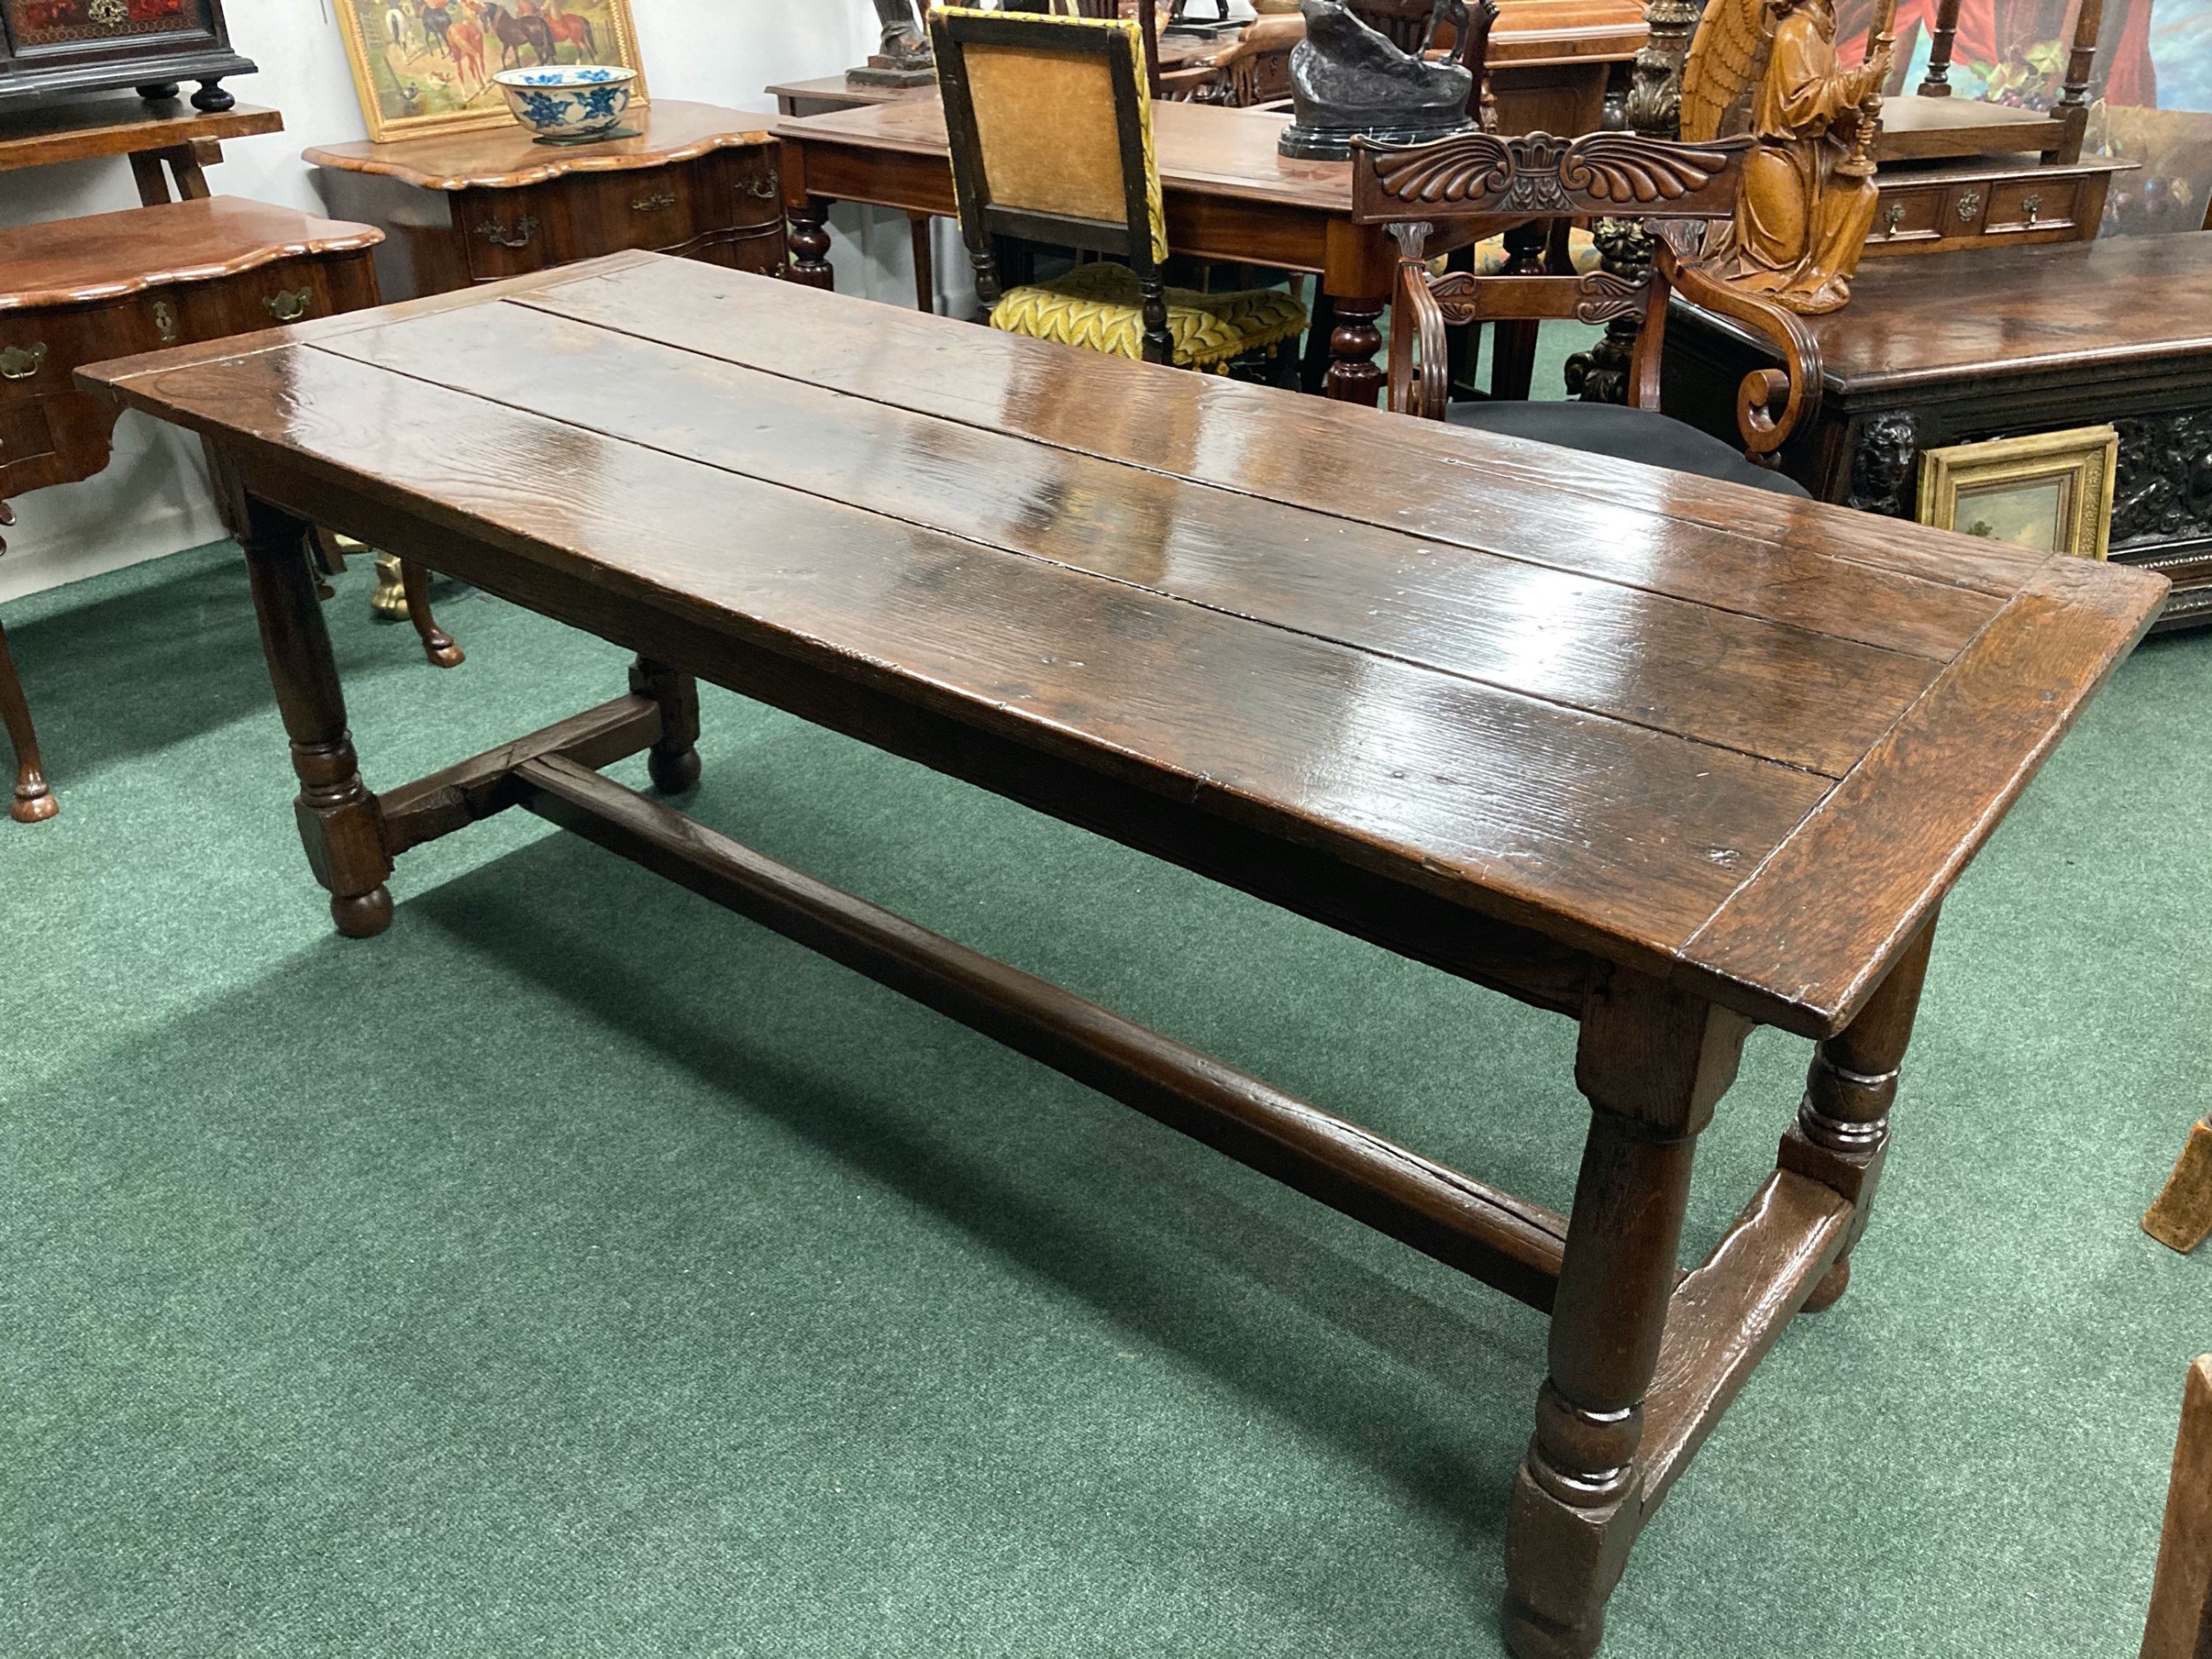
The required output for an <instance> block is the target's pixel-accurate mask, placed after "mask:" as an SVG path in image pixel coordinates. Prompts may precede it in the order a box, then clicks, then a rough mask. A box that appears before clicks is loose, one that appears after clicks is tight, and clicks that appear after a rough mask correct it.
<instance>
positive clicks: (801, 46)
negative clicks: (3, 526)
mask: <svg viewBox="0 0 2212 1659" xmlns="http://www.w3.org/2000/svg"><path fill="white" fill-rule="evenodd" d="M224 9H225V12H227V15H228V18H229V20H230V29H231V40H232V43H233V44H234V45H235V46H236V47H237V49H238V50H240V51H241V52H242V53H244V54H245V55H246V56H247V57H249V58H252V59H253V60H254V61H255V62H256V63H257V64H258V65H260V66H261V73H259V74H257V75H254V76H251V77H249V78H242V79H240V80H238V81H233V82H229V83H227V84H228V85H229V86H230V87H231V88H232V89H233V90H234V92H235V93H236V94H237V95H238V97H239V100H240V102H242V103H248V104H265V105H270V106H273V107H274V108H276V109H279V110H281V111H283V112H284V122H285V131H283V132H282V133H273V134H268V135H267V136H265V137H261V138H249V139H242V140H237V141H234V142H231V143H228V144H226V145H225V146H224V147H223V154H224V162H223V165H222V166H220V167H219V168H217V169H215V170H214V171H213V172H211V173H210V174H209V183H210V184H211V187H212V188H214V190H215V191H216V193H217V194H218V195H223V196H251V197H254V198H256V199H257V200H260V201H265V202H278V203H283V204H288V205H290V206H293V207H298V208H303V209H306V210H308V211H312V212H321V211H325V210H324V206H323V204H322V201H321V199H320V198H319V196H317V195H316V192H315V182H314V170H313V169H312V168H310V167H308V166H306V165H303V163H302V162H301V161H300V158H299V156H300V151H301V150H303V149H304V148H306V147H307V146H308V145H310V144H315V143H333V142H342V141H343V140H346V139H357V138H360V137H363V136H364V135H365V127H364V126H363V124H362V119H361V111H360V106H359V105H358V104H357V102H356V101H355V98H354V93H353V81H352V79H351V77H350V76H349V73H347V69H346V58H345V49H344V48H343V46H342V45H341V44H340V42H339V38H338V28H337V24H336V22H335V21H334V19H333V18H332V16H331V12H330V6H329V0H227V4H226V5H225V8H224ZM631 9H632V12H633V13H634V16H635V18H636V19H637V31H638V46H639V50H640V51H641V54H642V55H643V58H644V59H645V69H646V74H647V77H648V79H649V81H650V83H651V86H652V89H653V94H654V96H656V97H668V98H689V99H694V100H696V101H698V102H700V103H705V104H723V105H725V106H727V107H729V108H733V109H741V110H757V111H770V110H772V109H773V107H774V103H773V100H772V99H770V98H769V97H767V96H765V95H764V93H763V91H762V88H764V87H765V86H767V85H768V84H770V83H771V82H772V81H795V80H806V79H810V78H812V77H815V76H819V75H827V74H834V73H837V72H839V71H841V70H842V69H845V68H847V67H849V65H853V64H856V63H858V62H860V61H862V60H863V58H864V57H865V56H866V54H867V52H868V51H869V50H871V49H872V46H873V43H874V41H875V36H876V23H875V11H874V8H873V7H872V5H870V4H868V0H631ZM137 203H138V196H137V193H136V191H135V190H134V188H133V186H132V183H131V174H130V168H129V165H128V164H127V163H126V162H124V161H122V160H120V159H118V160H114V161H96V162H76V163H71V164H68V165H62V166H56V167H44V168H39V169H36V170H33V171H27V172H19V173H0V225H17V224H27V223H29V222H31V221H34V220H37V219H60V218H66V217H69V216H72V215H75V214H79V213H98V212H107V211H112V210H116V209H119V208H127V207H134V206H136V205H137ZM833 228H834V229H836V230H837V231H839V232H840V233H841V234H840V235H839V237H838V246H837V247H836V248H835V249H834V250H833V254H832V258H833V262H834V263H835V264H836V265H837V266H838V286H839V287H840V288H844V289H847V290H848V291H851V292H860V293H867V294H871V295H874V296H879V297H882V298H885V299H895V300H902V301H903V302H904V303H908V304H911V303H913V299H912V296H913V292H914V288H913V278H912V274H911V266H910V257H909V254H908V252H907V230H906V221H905V220H904V219H896V218H892V219H880V220H879V216H864V215H860V214H856V213H849V212H845V211H841V212H840V215H839V220H838V223H837V224H836V225H835V226H834V227H833ZM955 248H956V243H955V242H950V241H949V240H948V239H946V238H944V237H942V236H941V239H940V250H939V257H938V265H939V268H940V270H941V271H942V270H945V269H946V268H947V267H948V262H949V257H951V256H953V252H954V249H955ZM15 510H16V518H17V521H18V522H17V527H16V528H15V529H14V530H13V531H12V532H9V533H8V541H9V544H10V551H9V553H8V556H7V557H6V558H4V559H0V601H4V600H7V599H9V598H12V597H14V596H17V595H21V594H25V593H30V592H35V591H36V590H37V589H39V588H50V587H53V586H56V585H58V584H59V583H61V582H65V581H71V580H76V579H77V578H79V577H81V576H88V575H92V574H94V573H96V572H100V571H103V570H110V569H114V568H116V567H118V566H120V565H128V564H134V563H135V562H137V561H138V560H141V559H146V558H154V557H159V556H160V555H162V554H165V553H173V552H175V551H177V550H178V549H181V548H187V547H193V546H196V545H198V544H200V543H202V542H205V541H212V540H214V539H215V538H217V537H218V536H219V535H220V534H222V529H221V526H219V524H218V523H217V522H216V518H215V514H214V510H213V507H212V505H211V503H210V502H209V500H208V495H207V486H206V478H205V474H204V471H203V470H202V466H201V462H200V457H199V450H198V446H197V443H196V441H195V440H192V439H189V438H188V437H186V436H185V435H184V434H180V433H178V432H176V431H175V430H173V428H170V427H166V426H161V425H160V424H159V423H157V422H154V421H150V420H148V419H145V418H144V417H142V416H139V415H126V416H124V418H123V420H122V423H121V425H120V426H119V427H118V428H117V431H116V453H115V460H114V463H113V464H112V465H111V466H110V467H109V468H108V470H107V471H106V472H103V473H102V474H100V475H99V476H98V477H97V478H94V479H89V480H86V481H85V482H83V483H81V484H68V485H63V486H61V487H59V488H54V489H46V490H40V491H37V492H35V494H32V495H26V496H23V497H21V498H19V500H17V502H16V503H15Z"/></svg>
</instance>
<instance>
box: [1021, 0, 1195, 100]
mask: <svg viewBox="0 0 2212 1659" xmlns="http://www.w3.org/2000/svg"><path fill="white" fill-rule="evenodd" d="M1001 10H1002V11H1006V12H1042V13H1045V14H1047V15H1049V16H1056V17H1064V18H1089V19H1092V20H1093V21H1094V22H1104V23H1110V22H1113V21H1115V20H1117V19H1121V18H1125V17H1130V16H1133V17H1134V18H1135V19H1136V23H1137V27H1139V28H1140V29H1141V30H1142V31H1143V32H1144V33H1143V39H1144V81H1145V85H1146V86H1147V87H1148V88H1150V89H1151V93H1152V96H1154V97H1156V98H1164V97H1166V96H1168V91H1167V88H1166V87H1165V86H1164V84H1163V82H1162V81H1161V75H1160V17H1159V0H1133V4H1129V5H1127V6H1125V4H1124V3H1123V0H1009V3H1008V4H1006V5H1004V6H1002V8H1001Z"/></svg>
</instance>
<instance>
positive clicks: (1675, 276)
mask: <svg viewBox="0 0 2212 1659" xmlns="http://www.w3.org/2000/svg"><path fill="white" fill-rule="evenodd" d="M1652 256H1653V259H1654V262H1655V268H1656V270H1657V272H1658V274H1659V276H1660V278H1661V280H1662V281H1663V283H1664V284H1665V286H1666V287H1668V288H1672V289H1674V291H1675V292H1677V293H1678V294H1679V295H1681V296H1682V297H1683V298H1684V299H1686V300H1687V301H1689V302H1690V303H1691V304H1693V305H1695V306H1698V307H1699V308H1701V310H1704V311H1715V312H1717V313H1718V314H1720V315H1721V316H1723V317H1726V318H1729V319H1732V320H1734V321H1736V322H1740V323H1741V324H1743V325H1744V326H1746V327H1747V328H1749V329H1751V330H1752V331H1753V332H1755V333H1756V334H1760V335H1762V336H1763V337H1764V338H1765V339H1766V341H1767V342H1769V343H1770V344H1771V345H1772V346H1773V347H1774V349H1776V350H1777V351H1778V352H1780V353H1781V354H1782V363H1783V367H1781V368H1780V369H1754V370H1753V371H1752V372H1751V373H1749V374H1747V375H1746V376H1744V380H1743V385H1742V386H1741V387H1740V388H1738V390H1737V393H1736V426H1737V429H1738V431H1739V432H1740V434H1742V437H1743V441H1744V453H1745V454H1747V455H1748V456H1749V457H1751V458H1752V459H1753V460H1761V459H1763V458H1764V457H1768V456H1771V455H1773V454H1774V453H1775V452H1776V451H1777V450H1778V449H1781V447H1782V446H1783V444H1784V443H1786V442H1788V441H1789V437H1790V434H1792V433H1793V432H1795V431H1796V430H1797V429H1798V428H1799V427H1800V426H1804V425H1807V424H1808V423H1809V422H1810V421H1811V420H1812V419H1813V418H1814V417H1815V416H1816V415H1817V414H1819V412H1820V400H1821V394H1822V384H1821V382H1822V375H1823V373H1824V370H1823V365H1822V363H1821V358H1820V342H1819V341H1817V340H1816V339H1814V338H1813V334H1812V331H1811V330H1810V329H1809V328H1808V327H1807V326H1805V323H1804V319H1801V318H1800V317H1799V316H1797V315H1796V314H1795V313H1794V312H1793V311H1784V310H1783V309H1782V308H1781V307H1780V306H1779V305H1777V304H1776V303H1774V302H1773V301H1771V300H1769V299H1766V298H1764V297H1763V296H1759V295H1756V294H1747V293H1745V292H1743V290H1742V289H1740V288H1732V287H1730V286H1729V285H1728V284H1727V283H1725V282H1723V281H1722V280H1720V279H1719V278H1717V277H1716V276H1713V275H1711V274H1710V273H1708V272H1707V271H1706V270H1705V269H1704V268H1703V267H1702V266H1701V265H1697V264H1695V263H1694V262H1692V261H1686V260H1685V259H1683V258H1682V257H1681V256H1680V255H1678V254H1677V253H1676V252H1675V250H1673V249H1672V248H1671V247H1670V246H1669V245H1668V244H1667V243H1666V242H1665V241H1664V240H1660V241H1658V242H1655V243H1654V245H1653V248H1652ZM1655 332H1656V331H1654V330H1651V329H1649V328H1648V327H1647V330H1646V333H1645V337H1644V339H1643V340H1642V341H1640V342H1639V351H1640V352H1641V351H1642V350H1643V349H1650V350H1651V351H1652V352H1653V353H1654V357H1653V367H1654V369H1656V365H1657V358H1656V353H1657V351H1658V349H1660V347H1659V343H1658V342H1656V341H1654V340H1653V339H1652V334H1654V333H1655Z"/></svg>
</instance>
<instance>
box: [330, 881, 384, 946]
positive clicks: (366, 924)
mask: <svg viewBox="0 0 2212 1659" xmlns="http://www.w3.org/2000/svg"><path fill="white" fill-rule="evenodd" d="M330 919H331V920H332V921H334V922H335V923H337V924H338V931H339V932H340V933H343V934H344V935H345V936H346V937H347V938H348V939H374V938H375V937H376V936H377V935H378V934H379V933H382V932H383V931H384V930H385V929H386V928H388V927H389V926H391V925H392V894H391V889H390V888H388V887H371V888H370V889H369V890H368V891H367V892H366V893H362V894H357V895H355V896H354V897H352V898H337V897H334V898H332V900H331V901H330Z"/></svg>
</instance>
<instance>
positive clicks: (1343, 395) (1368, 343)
mask: <svg viewBox="0 0 2212 1659" xmlns="http://www.w3.org/2000/svg"><path fill="white" fill-rule="evenodd" d="M1387 303H1388V301H1387V300H1385V299H1379V298H1378V299H1346V298H1344V297H1343V296H1338V298H1337V301H1336V305H1335V316H1336V326H1334V327H1333V329H1332V330H1331V331H1330V333H1329V380H1328V394H1329V396H1331V397H1333V398H1335V399H1336V400H1337V401H1338V402H1340V403H1366V404H1368V405H1369V406H1372V405H1373V404H1374V403H1375V402H1376V400H1377V399H1378V397H1379V396H1380V395H1381V392H1382V387H1383V372H1382V368H1381V365H1379V364H1378V363H1377V362H1376V361H1375V354H1376V353H1377V352H1378V351H1380V350H1381V349H1382V343H1383V337H1382V330H1381V329H1379V328H1378V327H1377V326H1375V324H1376V319H1379V317H1381V315H1382V314H1383V310H1384V307H1385V306H1386V304H1387Z"/></svg>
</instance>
